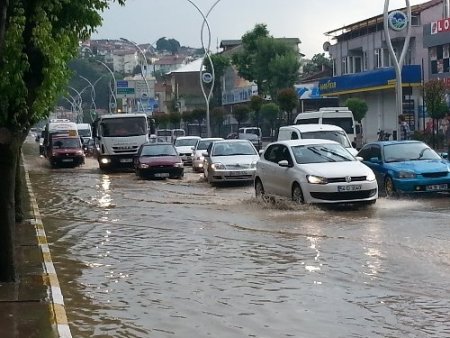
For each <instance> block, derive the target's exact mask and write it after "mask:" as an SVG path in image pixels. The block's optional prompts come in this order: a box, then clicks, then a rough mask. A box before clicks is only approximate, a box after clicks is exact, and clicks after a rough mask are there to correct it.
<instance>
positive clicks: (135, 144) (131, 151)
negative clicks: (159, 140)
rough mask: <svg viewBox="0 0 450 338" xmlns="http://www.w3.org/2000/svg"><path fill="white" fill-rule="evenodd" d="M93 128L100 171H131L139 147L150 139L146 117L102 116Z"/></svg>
mask: <svg viewBox="0 0 450 338" xmlns="http://www.w3.org/2000/svg"><path fill="white" fill-rule="evenodd" d="M93 126H94V128H93V136H94V139H95V146H96V148H97V149H98V150H97V160H98V164H99V167H100V169H101V170H107V169H112V168H124V167H126V168H131V167H132V166H133V159H134V156H135V155H136V154H137V152H138V150H139V147H140V146H141V145H142V144H143V143H145V142H148V140H149V134H148V122H147V115H146V114H138V113H136V114H107V115H102V116H100V117H99V118H97V119H96V120H95V121H94V124H93Z"/></svg>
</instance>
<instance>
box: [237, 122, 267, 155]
mask: <svg viewBox="0 0 450 338" xmlns="http://www.w3.org/2000/svg"><path fill="white" fill-rule="evenodd" d="M238 138H239V139H243V140H249V141H250V142H251V143H253V145H254V146H255V148H256V149H257V150H259V149H261V147H262V133H261V128H258V127H244V128H239V131H238Z"/></svg>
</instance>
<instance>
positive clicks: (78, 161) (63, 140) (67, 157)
mask: <svg viewBox="0 0 450 338" xmlns="http://www.w3.org/2000/svg"><path fill="white" fill-rule="evenodd" d="M46 157H47V159H48V160H49V162H50V165H51V166H52V167H56V166H70V167H76V166H79V165H82V164H84V157H85V155H84V152H83V148H82V145H81V140H80V138H79V137H78V136H54V137H52V138H51V140H50V144H49V146H48V147H47V151H46Z"/></svg>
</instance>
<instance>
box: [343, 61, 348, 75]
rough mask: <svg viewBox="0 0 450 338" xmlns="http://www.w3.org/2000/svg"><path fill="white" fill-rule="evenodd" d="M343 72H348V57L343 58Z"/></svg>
mask: <svg viewBox="0 0 450 338" xmlns="http://www.w3.org/2000/svg"><path fill="white" fill-rule="evenodd" d="M341 68H342V69H341V74H342V75H344V74H348V69H347V58H346V57H343V58H342V62H341Z"/></svg>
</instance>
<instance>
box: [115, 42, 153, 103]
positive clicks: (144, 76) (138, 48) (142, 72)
mask: <svg viewBox="0 0 450 338" xmlns="http://www.w3.org/2000/svg"><path fill="white" fill-rule="evenodd" d="M120 40H122V41H125V42H127V43H129V44H132V45H133V46H134V47H135V48H136V49H137V50H138V52H139V53H140V54H141V55H142V58H143V60H144V62H145V75H144V71H143V69H142V65H141V76H142V78H143V79H144V82H145V85H146V87H147V99H148V98H149V96H150V86H149V84H148V81H147V67H148V61H147V57H146V56H145V53H144V51H143V50H142V49H141V47H139V45H138V44H137V43H136V42H133V41H130V40H128V39H125V38H120ZM142 109H143V110H144V108H143V107H142ZM144 112H145V111H144Z"/></svg>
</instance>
